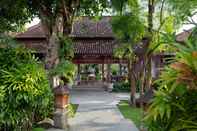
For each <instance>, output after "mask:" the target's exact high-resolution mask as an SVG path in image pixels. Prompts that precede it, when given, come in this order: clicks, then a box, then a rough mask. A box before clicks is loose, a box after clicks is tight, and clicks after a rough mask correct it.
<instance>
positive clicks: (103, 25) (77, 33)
mask: <svg viewBox="0 0 197 131" xmlns="http://www.w3.org/2000/svg"><path fill="white" fill-rule="evenodd" d="M110 20H111V17H108V16H105V17H103V18H102V19H101V20H98V21H95V20H92V19H90V18H88V17H80V18H78V19H76V20H75V22H74V24H73V28H72V29H73V30H72V33H71V37H89V38H94V37H114V35H113V33H112V27H111V24H110ZM16 38H18V39H19V38H45V34H44V31H43V29H42V27H41V24H40V23H39V24H37V25H34V26H32V27H30V28H28V29H27V31H25V32H23V33H20V34H18V35H16Z"/></svg>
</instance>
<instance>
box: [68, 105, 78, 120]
mask: <svg viewBox="0 0 197 131" xmlns="http://www.w3.org/2000/svg"><path fill="white" fill-rule="evenodd" d="M78 106H79V104H72V103H70V104H69V106H68V110H69V114H68V116H69V117H70V118H72V117H74V116H75V114H76V112H77V108H78Z"/></svg>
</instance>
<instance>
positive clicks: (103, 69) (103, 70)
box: [102, 64, 105, 82]
mask: <svg viewBox="0 0 197 131" xmlns="http://www.w3.org/2000/svg"><path fill="white" fill-rule="evenodd" d="M102 80H103V82H104V81H105V64H102Z"/></svg>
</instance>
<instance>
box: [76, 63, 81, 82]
mask: <svg viewBox="0 0 197 131" xmlns="http://www.w3.org/2000/svg"><path fill="white" fill-rule="evenodd" d="M80 73H81V66H80V64H78V65H77V80H78V81H80V80H81V78H80V77H81V76H80Z"/></svg>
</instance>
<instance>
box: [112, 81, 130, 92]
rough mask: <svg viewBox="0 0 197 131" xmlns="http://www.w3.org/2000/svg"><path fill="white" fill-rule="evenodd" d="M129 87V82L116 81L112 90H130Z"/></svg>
mask: <svg viewBox="0 0 197 131" xmlns="http://www.w3.org/2000/svg"><path fill="white" fill-rule="evenodd" d="M130 90H131V87H130V83H129V82H116V83H114V85H113V91H114V92H130Z"/></svg>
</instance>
